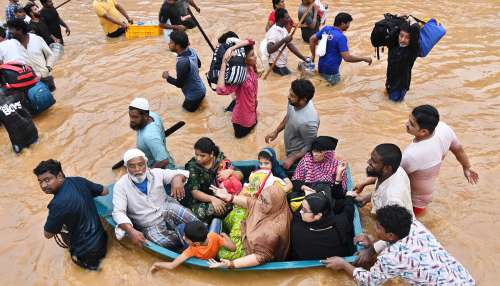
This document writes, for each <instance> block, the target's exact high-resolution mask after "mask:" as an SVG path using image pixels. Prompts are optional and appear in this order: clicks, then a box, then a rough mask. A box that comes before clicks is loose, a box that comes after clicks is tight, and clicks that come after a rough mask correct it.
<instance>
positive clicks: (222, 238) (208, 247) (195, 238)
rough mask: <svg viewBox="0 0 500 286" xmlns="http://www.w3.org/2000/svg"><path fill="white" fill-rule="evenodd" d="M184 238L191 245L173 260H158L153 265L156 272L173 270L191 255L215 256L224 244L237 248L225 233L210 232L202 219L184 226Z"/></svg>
mask: <svg viewBox="0 0 500 286" xmlns="http://www.w3.org/2000/svg"><path fill="white" fill-rule="evenodd" d="M184 240H185V241H186V243H187V244H188V245H189V247H188V248H187V249H186V250H184V251H183V252H182V253H181V254H180V255H179V256H177V257H176V258H175V259H174V261H172V262H156V263H154V264H153V266H151V272H152V273H154V272H156V271H158V270H160V269H169V270H172V269H174V268H175V267H177V266H179V265H180V264H182V263H184V261H186V260H188V259H189V258H191V257H196V258H199V259H205V260H207V259H212V258H215V256H216V255H217V252H218V251H219V248H221V247H222V246H223V247H225V248H227V249H229V250H230V251H235V250H236V245H235V244H234V243H233V242H232V241H231V239H230V238H229V236H227V234H225V233H221V234H220V235H219V234H217V233H215V232H210V233H209V232H208V228H207V226H206V225H205V224H204V223H202V222H201V221H196V222H190V223H187V224H186V227H185V228H184Z"/></svg>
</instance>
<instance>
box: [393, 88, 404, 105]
mask: <svg viewBox="0 0 500 286" xmlns="http://www.w3.org/2000/svg"><path fill="white" fill-rule="evenodd" d="M406 92H407V90H406V89H403V90H395V91H392V92H389V99H390V100H392V101H396V102H398V101H403V99H404V98H405V95H406Z"/></svg>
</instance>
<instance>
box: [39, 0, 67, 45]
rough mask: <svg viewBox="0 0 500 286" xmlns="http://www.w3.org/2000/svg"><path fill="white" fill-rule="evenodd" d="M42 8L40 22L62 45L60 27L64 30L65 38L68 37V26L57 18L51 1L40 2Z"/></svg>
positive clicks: (42, 0)
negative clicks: (42, 22) (43, 23)
mask: <svg viewBox="0 0 500 286" xmlns="http://www.w3.org/2000/svg"><path fill="white" fill-rule="evenodd" d="M40 3H42V5H43V8H42V10H41V11H40V16H41V18H42V20H43V21H44V22H45V24H47V27H48V28H49V32H50V33H51V34H52V35H54V37H56V38H57V39H59V40H60V41H61V44H62V45H64V39H63V36H62V33H61V26H63V27H64V28H65V29H66V36H69V35H70V33H71V31H70V30H69V27H68V25H66V23H64V21H63V20H62V19H61V17H60V16H59V13H58V12H57V10H56V8H54V3H53V2H52V0H40Z"/></svg>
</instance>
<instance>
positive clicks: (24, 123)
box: [0, 88, 38, 153]
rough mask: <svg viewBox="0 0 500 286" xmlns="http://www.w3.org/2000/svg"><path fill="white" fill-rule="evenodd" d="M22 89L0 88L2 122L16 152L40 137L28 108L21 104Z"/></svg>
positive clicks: (0, 115)
mask: <svg viewBox="0 0 500 286" xmlns="http://www.w3.org/2000/svg"><path fill="white" fill-rule="evenodd" d="M22 97H23V93H22V91H17V90H16V91H10V90H7V89H5V88H0V122H1V123H2V124H3V125H4V126H5V129H7V133H8V134H9V138H10V142H11V143H12V148H13V149H14V151H15V152H16V153H19V152H21V150H22V149H23V148H26V147H28V146H29V145H31V144H32V143H34V142H35V141H36V140H37V139H38V130H37V129H36V126H35V124H34V123H33V120H32V118H31V115H30V113H29V112H28V110H26V109H25V108H24V106H23V105H22V104H21V101H22Z"/></svg>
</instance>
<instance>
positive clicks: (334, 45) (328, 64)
mask: <svg viewBox="0 0 500 286" xmlns="http://www.w3.org/2000/svg"><path fill="white" fill-rule="evenodd" d="M351 21H352V16H351V15H349V14H347V13H343V12H342V13H339V14H337V16H336V17H335V21H334V23H333V27H332V26H325V27H323V29H321V30H320V31H319V32H317V33H316V34H314V35H312V36H311V39H310V41H309V45H310V48H311V55H312V61H313V62H314V58H315V56H316V45H317V44H318V42H319V41H320V40H321V39H322V38H323V36H328V40H327V43H326V53H325V55H324V56H321V57H320V58H319V61H318V72H319V74H320V75H321V76H322V77H323V78H325V79H326V80H327V81H328V83H330V84H331V85H335V84H337V83H338V82H339V81H340V73H339V68H340V64H341V63H342V59H344V60H345V61H346V62H349V63H357V62H367V63H368V65H371V64H372V59H371V58H370V57H358V56H355V55H351V53H350V52H349V48H348V46H347V38H346V36H345V35H344V32H345V31H347V29H349V26H350V24H351Z"/></svg>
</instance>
